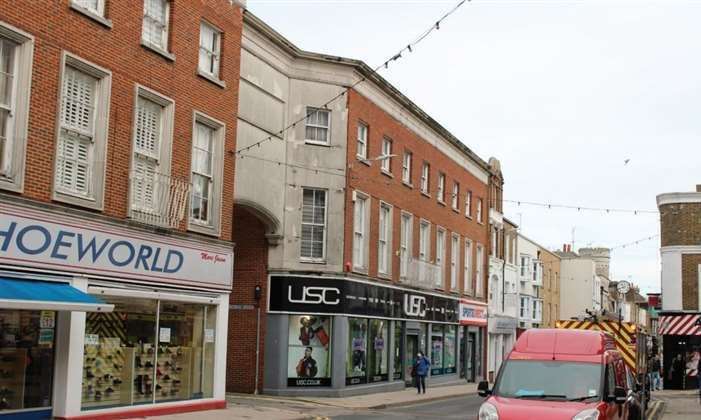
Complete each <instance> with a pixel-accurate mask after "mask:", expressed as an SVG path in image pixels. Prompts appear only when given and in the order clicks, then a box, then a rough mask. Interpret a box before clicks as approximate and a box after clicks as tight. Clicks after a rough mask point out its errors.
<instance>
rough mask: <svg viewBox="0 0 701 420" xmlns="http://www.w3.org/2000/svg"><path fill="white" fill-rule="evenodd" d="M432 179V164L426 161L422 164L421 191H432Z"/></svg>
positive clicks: (427, 192)
mask: <svg viewBox="0 0 701 420" xmlns="http://www.w3.org/2000/svg"><path fill="white" fill-rule="evenodd" d="M430 181H431V164H430V163H428V162H425V161H424V163H423V165H422V166H421V192H422V193H424V194H426V195H429V194H430V193H431V187H430Z"/></svg>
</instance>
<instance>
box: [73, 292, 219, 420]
mask: <svg viewBox="0 0 701 420" xmlns="http://www.w3.org/2000/svg"><path fill="white" fill-rule="evenodd" d="M105 300H106V301H107V302H109V303H111V304H114V305H115V309H114V311H113V312H111V313H89V314H87V319H86V327H85V351H84V354H85V355H84V361H83V368H84V369H83V395H82V405H83V408H84V409H97V408H108V407H119V406H129V405H138V404H152V403H155V402H163V401H173V400H187V399H196V398H203V397H211V396H212V394H211V385H209V386H207V385H205V384H207V383H211V381H212V377H213V370H214V367H213V363H212V362H209V363H208V362H207V360H208V355H207V354H206V353H207V351H206V349H207V347H208V346H211V343H213V341H214V328H213V324H212V320H207V316H208V315H210V314H211V315H210V316H214V311H213V310H212V308H214V307H210V306H205V305H198V304H185V303H171V302H166V301H158V300H148V299H130V298H118V297H109V296H108V297H106V299H105ZM215 320H216V318H214V321H215ZM211 358H212V355H211V354H210V355H209V359H211ZM205 389H209V392H205V391H204V390H205Z"/></svg>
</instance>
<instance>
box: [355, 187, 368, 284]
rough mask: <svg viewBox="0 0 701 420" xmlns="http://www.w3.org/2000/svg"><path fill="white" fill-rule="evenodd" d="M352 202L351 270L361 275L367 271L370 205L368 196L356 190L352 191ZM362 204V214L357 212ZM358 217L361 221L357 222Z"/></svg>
mask: <svg viewBox="0 0 701 420" xmlns="http://www.w3.org/2000/svg"><path fill="white" fill-rule="evenodd" d="M354 196H355V197H354V200H353V270H355V271H359V272H362V273H367V271H368V267H369V264H368V259H369V258H368V257H369V248H370V247H369V244H370V240H369V239H370V238H369V234H370V206H371V204H372V202H371V198H370V196H369V195H367V194H365V193H362V192H360V191H358V190H355V191H354ZM361 203H362V209H360V210H362V212H361V213H360V214H359V212H358V210H359V208H360V206H361ZM359 215H360V217H362V220H360V221H359Z"/></svg>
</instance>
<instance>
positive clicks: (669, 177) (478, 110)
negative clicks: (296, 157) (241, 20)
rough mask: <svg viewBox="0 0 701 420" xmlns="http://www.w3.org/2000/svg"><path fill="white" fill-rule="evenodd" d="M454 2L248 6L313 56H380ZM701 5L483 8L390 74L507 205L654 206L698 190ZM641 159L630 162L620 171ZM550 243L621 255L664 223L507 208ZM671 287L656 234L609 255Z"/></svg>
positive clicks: (455, 19)
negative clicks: (480, 166)
mask: <svg viewBox="0 0 701 420" xmlns="http://www.w3.org/2000/svg"><path fill="white" fill-rule="evenodd" d="M455 4H457V1H442V0H435V1H359V0H355V1H351V0H345V1H334V0H323V1H300V0H296V1H294V0H289V1H286V0H248V8H249V9H250V10H251V11H252V12H253V13H255V14H256V15H258V16H259V17H261V18H262V19H263V20H265V21H266V22H267V23H268V24H270V25H271V26H272V27H273V28H275V29H276V30H278V31H279V32H281V33H282V34H283V35H284V36H285V37H287V38H288V39H290V40H291V41H292V42H294V43H295V44H296V45H297V46H299V47H300V48H302V49H305V50H310V51H315V52H322V53H328V54H334V55H341V56H346V57H352V58H358V59H362V60H364V61H365V62H367V63H368V64H369V65H371V66H373V67H374V66H376V65H378V64H381V63H382V62H384V61H385V60H386V59H387V58H388V57H389V56H391V55H393V54H394V53H395V52H396V51H397V50H399V49H400V48H401V47H402V46H405V45H406V44H407V43H408V42H409V41H411V40H413V39H414V38H415V37H416V36H417V35H418V34H420V33H421V32H423V30H425V29H426V28H427V27H428V26H429V25H430V24H431V22H432V21H433V20H435V19H436V18H438V17H439V16H441V15H443V14H444V13H445V12H446V11H447V10H449V9H450V8H452V7H453V6H454V5H455ZM699 21H701V1H692V0H689V1H681V0H659V1H644V0H600V1H599V0H586V1H565V0H541V1H535V0H511V1H510V0H473V1H471V2H469V3H466V4H465V5H464V6H463V7H462V8H461V9H459V11H458V12H457V13H456V14H454V15H453V16H452V17H450V18H449V19H448V20H447V21H446V22H445V23H444V24H443V25H441V29H440V31H437V32H434V33H433V34H432V35H431V36H430V37H429V38H427V39H426V41H424V42H423V43H421V44H420V45H419V46H418V47H417V48H416V49H415V51H414V52H413V53H412V54H410V55H405V57H404V58H402V59H401V60H399V61H398V62H396V64H394V65H392V66H390V68H389V69H388V70H383V72H382V75H383V76H384V77H385V78H387V79H388V80H389V81H390V82H391V83H393V84H394V85H395V86H396V87H397V88H399V89H400V90H401V91H402V92H403V93H404V94H405V95H407V96H408V97H409V98H411V99H412V100H413V101H414V102H416V103H417V104H418V105H419V106H421V107H422V108H423V109H424V110H425V111H426V112H428V113H429V114H431V116H432V117H433V118H435V119H436V120H438V121H439V122H440V123H441V124H443V126H445V127H446V128H447V129H449V130H450V131H451V132H452V133H453V134H454V135H456V136H457V137H458V138H460V139H461V140H462V141H463V142H464V143H465V144H467V146H469V147H470V148H472V149H473V150H474V151H475V152H477V153H478V154H479V155H480V156H481V157H482V158H483V159H485V160H486V159H488V158H489V157H490V156H495V157H497V158H498V159H499V160H500V161H501V163H502V170H503V172H504V176H505V182H506V183H505V193H504V196H505V199H507V200H508V199H510V200H523V201H534V202H552V203H561V204H574V205H582V206H589V207H605V208H606V207H611V208H630V209H645V210H656V203H655V196H656V195H657V194H659V193H662V192H671V191H692V190H694V188H695V185H696V184H697V183H699V184H701V159H700V157H701V153H700V152H701V138H700V137H701V136H700V134H701V83H700V82H701V42H699V40H701V25H700V24H699ZM626 159H630V162H629V163H628V164H627V165H624V161H625V160H626ZM505 214H506V216H507V217H509V218H510V219H511V220H513V221H515V222H516V223H518V222H519V221H520V222H521V231H522V232H523V233H524V234H525V235H527V236H528V237H530V238H531V239H533V240H535V241H537V242H539V243H541V244H542V245H544V246H547V247H548V248H559V247H561V244H562V243H564V242H570V241H571V240H572V229H573V228H574V229H575V248H579V247H580V246H609V247H610V246H616V245H620V244H624V243H629V242H633V241H635V240H638V239H640V238H645V237H648V236H650V235H656V234H658V233H659V229H660V228H659V221H658V216H657V215H655V214H652V215H637V216H635V215H616V214H605V213H597V212H584V211H581V212H578V211H577V210H564V209H560V210H556V209H552V210H548V209H543V208H539V207H529V206H523V205H522V206H520V207H519V206H517V205H515V204H506V205H505ZM611 269H612V277H613V278H614V279H616V280H620V279H629V278H630V279H631V280H632V281H633V282H635V283H636V284H639V285H640V286H641V288H642V291H643V292H650V291H659V288H660V284H659V283H660V280H659V277H660V274H659V271H660V269H659V238H655V239H654V240H651V241H644V242H642V243H640V244H639V245H636V246H630V247H626V248H625V249H622V248H621V249H617V250H615V251H614V252H613V253H612V260H611Z"/></svg>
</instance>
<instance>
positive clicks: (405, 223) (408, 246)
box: [399, 213, 414, 278]
mask: <svg viewBox="0 0 701 420" xmlns="http://www.w3.org/2000/svg"><path fill="white" fill-rule="evenodd" d="M413 223H414V218H413V216H412V215H411V214H408V213H402V219H401V226H400V238H399V277H400V278H406V276H407V273H408V272H409V261H410V260H411V253H412V243H413V230H412V228H413Z"/></svg>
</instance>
